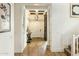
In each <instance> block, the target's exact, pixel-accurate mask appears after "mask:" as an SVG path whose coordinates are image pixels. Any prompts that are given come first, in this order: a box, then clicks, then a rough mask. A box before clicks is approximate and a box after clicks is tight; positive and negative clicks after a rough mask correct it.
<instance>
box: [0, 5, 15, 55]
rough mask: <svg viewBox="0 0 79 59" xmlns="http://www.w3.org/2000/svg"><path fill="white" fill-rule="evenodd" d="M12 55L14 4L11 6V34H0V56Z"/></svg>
mask: <svg viewBox="0 0 79 59" xmlns="http://www.w3.org/2000/svg"><path fill="white" fill-rule="evenodd" d="M2 55H3V56H4V55H5V56H10V55H14V4H11V32H5V33H0V56H2Z"/></svg>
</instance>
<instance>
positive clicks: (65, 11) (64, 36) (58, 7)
mask: <svg viewBox="0 0 79 59" xmlns="http://www.w3.org/2000/svg"><path fill="white" fill-rule="evenodd" d="M51 15H52V16H50V18H51V20H50V25H51V26H50V29H51V33H50V34H51V35H50V36H51V38H52V40H51V50H52V51H53V52H57V51H58V52H59V51H63V46H64V45H65V46H66V44H67V45H68V44H69V43H70V40H71V39H72V35H73V33H75V32H79V31H78V29H79V28H78V25H79V18H72V17H71V16H70V4H67V3H61V4H60V3H54V4H52V9H51ZM68 42H69V43H68ZM63 44H64V45H63Z"/></svg>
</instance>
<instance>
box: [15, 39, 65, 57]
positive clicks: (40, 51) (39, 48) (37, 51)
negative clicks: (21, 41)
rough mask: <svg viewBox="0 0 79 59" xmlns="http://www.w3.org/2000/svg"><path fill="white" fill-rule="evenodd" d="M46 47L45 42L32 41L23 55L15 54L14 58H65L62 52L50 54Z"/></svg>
mask: <svg viewBox="0 0 79 59" xmlns="http://www.w3.org/2000/svg"><path fill="white" fill-rule="evenodd" d="M46 46H47V42H46V41H44V40H43V39H32V41H31V43H28V44H27V46H26V47H25V49H24V51H23V53H15V56H66V55H65V53H64V52H51V51H50V49H49V48H46Z"/></svg>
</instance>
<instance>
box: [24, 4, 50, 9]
mask: <svg viewBox="0 0 79 59" xmlns="http://www.w3.org/2000/svg"><path fill="white" fill-rule="evenodd" d="M50 5H51V3H27V4H26V6H25V7H26V8H27V9H47V8H48V7H49V6H50Z"/></svg>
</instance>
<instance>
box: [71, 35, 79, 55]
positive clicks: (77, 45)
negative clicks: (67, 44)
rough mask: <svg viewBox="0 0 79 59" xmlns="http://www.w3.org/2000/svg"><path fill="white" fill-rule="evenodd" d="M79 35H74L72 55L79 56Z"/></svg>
mask: <svg viewBox="0 0 79 59" xmlns="http://www.w3.org/2000/svg"><path fill="white" fill-rule="evenodd" d="M78 50H79V35H73V40H72V44H71V55H72V56H74V55H77V54H79V52H78Z"/></svg>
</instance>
